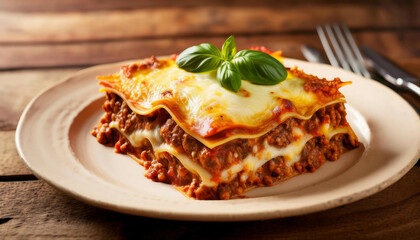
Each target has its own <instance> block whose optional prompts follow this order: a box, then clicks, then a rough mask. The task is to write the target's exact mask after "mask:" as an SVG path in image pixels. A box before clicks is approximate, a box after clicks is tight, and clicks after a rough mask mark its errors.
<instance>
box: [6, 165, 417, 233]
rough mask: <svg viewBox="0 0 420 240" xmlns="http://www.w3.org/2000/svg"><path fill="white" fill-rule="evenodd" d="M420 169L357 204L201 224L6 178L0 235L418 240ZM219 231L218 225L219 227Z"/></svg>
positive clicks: (40, 182) (32, 182)
mask: <svg viewBox="0 0 420 240" xmlns="http://www.w3.org/2000/svg"><path fill="white" fill-rule="evenodd" d="M419 181H420V167H415V168H414V169H412V170H411V171H410V172H409V173H408V174H407V175H406V176H405V177H403V178H402V179H401V180H400V181H398V182H397V183H395V184H394V185H392V186H391V187H389V188H388V189H385V190H384V191H382V192H380V193H378V194H376V195H373V196H371V197H369V198H367V199H364V200H361V201H358V202H356V203H353V204H350V205H346V206H342V207H339V208H335V209H332V210H328V211H324V212H319V213H314V214H310V215H304V216H296V217H289V218H283V219H273V220H267V221H253V222H232V223H211V222H210V223H201V222H184V221H167V220H159V219H151V218H144V217H137V216H129V215H124V214H119V213H115V212H111V211H107V210H103V209H99V208H95V207H91V206H89V205H87V204H84V203H82V202H79V201H77V200H74V199H72V198H70V197H67V196H65V195H64V194H62V193H61V192H58V191H56V190H55V189H53V188H52V187H50V186H48V185H47V184H46V183H45V182H43V181H29V182H0V196H1V197H0V200H1V201H0V209H2V211H0V223H1V224H0V236H1V237H4V238H8V239H9V238H10V239H44V238H60V239H104V238H105V239H126V238H139V237H141V238H142V239H162V238H165V239H179V238H187V239H189V238H199V239H280V238H281V239H417V237H418V236H419V234H420V208H419V207H418V203H419V201H420V188H419V187H418V183H419ZM215 229H216V230H215Z"/></svg>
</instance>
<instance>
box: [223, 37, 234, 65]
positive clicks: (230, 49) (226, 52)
mask: <svg viewBox="0 0 420 240" xmlns="http://www.w3.org/2000/svg"><path fill="white" fill-rule="evenodd" d="M235 54H236V43H235V39H234V37H233V35H231V36H230V37H229V38H228V39H226V41H225V43H223V46H222V58H223V59H224V60H226V61H230V60H232V58H233V56H235Z"/></svg>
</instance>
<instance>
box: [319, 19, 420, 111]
mask: <svg viewBox="0 0 420 240" xmlns="http://www.w3.org/2000/svg"><path fill="white" fill-rule="evenodd" d="M324 29H325V30H324ZM316 31H317V32H318V36H319V39H320V40H321V43H322V46H323V48H324V51H325V53H326V55H327V58H328V60H329V61H330V64H331V65H333V66H335V67H340V68H343V69H346V70H349V71H353V72H354V73H356V74H359V75H363V76H364V77H366V78H371V79H374V80H377V81H379V82H382V83H383V84H385V85H387V86H389V87H390V88H392V89H394V90H401V89H403V90H409V91H411V92H413V93H415V94H416V95H417V96H420V94H419V89H420V88H419V87H418V86H417V85H415V84H413V83H405V85H408V84H411V85H412V87H410V88H407V87H406V88H404V82H402V81H404V80H403V79H401V78H398V79H396V80H395V81H396V82H395V83H393V82H392V81H390V80H388V81H385V80H386V78H385V80H384V79H382V81H381V77H379V78H378V76H375V77H373V76H372V75H371V74H370V73H369V72H368V70H367V68H366V64H365V62H364V60H363V57H362V54H361V53H360V50H359V48H358V47H357V44H356V42H355V41H354V39H353V37H352V35H351V33H350V30H349V29H348V27H347V26H346V25H345V24H340V25H339V24H336V23H335V24H333V25H332V27H331V26H330V25H329V24H325V25H324V26H323V27H322V26H319V25H318V26H317V27H316ZM328 39H329V41H328ZM330 43H331V46H332V47H331V46H330ZM333 50H334V51H333ZM380 75H382V74H380ZM382 77H384V76H383V75H382ZM391 77H392V76H391ZM397 81H399V82H397ZM387 82H390V83H391V84H389V83H388V84H387ZM413 89H415V90H413ZM405 99H406V100H407V101H408V102H409V103H410V104H411V106H412V107H413V108H414V109H415V110H416V112H417V113H418V114H420V109H419V108H417V107H416V104H415V103H413V102H414V100H412V99H409V98H405Z"/></svg>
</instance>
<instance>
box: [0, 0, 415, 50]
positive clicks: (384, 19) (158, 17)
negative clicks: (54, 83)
mask: <svg viewBox="0 0 420 240" xmlns="http://www.w3.org/2000/svg"><path fill="white" fill-rule="evenodd" d="M419 9H420V5H419V6H417V5H415V4H414V3H413V4H402V5H389V4H375V3H369V4H359V5H353V4H349V3H334V4H327V3H325V4H323V3H320V4H310V3H307V4H305V3H302V4H298V5H295V4H288V5H278V4H275V5H263V6H252V5H251V6H246V5H245V6H243V5H240V4H238V5H227V6H225V5H221V6H193V7H161V8H146V9H145V8H141V9H129V10H103V11H90V12H77V11H75V12H62V13H57V12H47V13H39V12H35V13H18V12H7V11H1V12H0V36H1V37H0V43H9V44H10V43H33V42H75V41H93V40H95V41H97V40H112V39H114V40H115V39H132V38H156V37H179V36H197V35H205V36H208V35H214V34H217V35H230V34H267V33H284V32H296V31H312V30H313V29H314V26H315V25H317V24H323V23H326V22H336V21H340V22H346V23H347V24H348V25H349V26H350V27H351V28H364V29H366V28H373V29H382V28H397V29H399V28H418V27H420V20H418V19H416V17H417V15H418V13H417V10H419ZM268 16H269V17H268Z"/></svg>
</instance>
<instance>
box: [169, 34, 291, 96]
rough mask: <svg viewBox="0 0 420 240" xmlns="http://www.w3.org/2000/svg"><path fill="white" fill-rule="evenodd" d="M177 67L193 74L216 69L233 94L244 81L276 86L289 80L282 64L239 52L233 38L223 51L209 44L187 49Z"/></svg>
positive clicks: (261, 54) (254, 53)
mask: <svg viewBox="0 0 420 240" xmlns="http://www.w3.org/2000/svg"><path fill="white" fill-rule="evenodd" d="M176 64H177V65H178V67H179V68H182V69H184V70H185V71H188V72H193V73H203V72H210V71H214V70H217V80H219V81H220V84H221V85H222V87H224V88H226V89H228V90H230V91H232V92H238V90H239V88H240V87H241V84H242V80H248V81H250V82H252V83H254V84H258V85H274V84H277V83H279V82H281V81H283V80H284V79H286V77H287V71H286V69H285V68H284V66H283V64H281V63H280V62H279V61H278V60H277V59H275V58H274V57H272V56H271V55H269V54H267V53H264V52H260V51H254V50H242V51H240V52H238V53H236V43H235V40H234V37H233V35H232V36H230V37H229V38H228V39H226V41H225V43H224V44H223V46H222V50H221V51H220V50H219V49H218V48H217V47H216V46H214V45H212V44H210V43H202V44H200V45H196V46H192V47H190V48H187V49H185V50H184V51H183V52H182V53H181V54H180V55H179V56H178V58H177V59H176Z"/></svg>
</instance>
